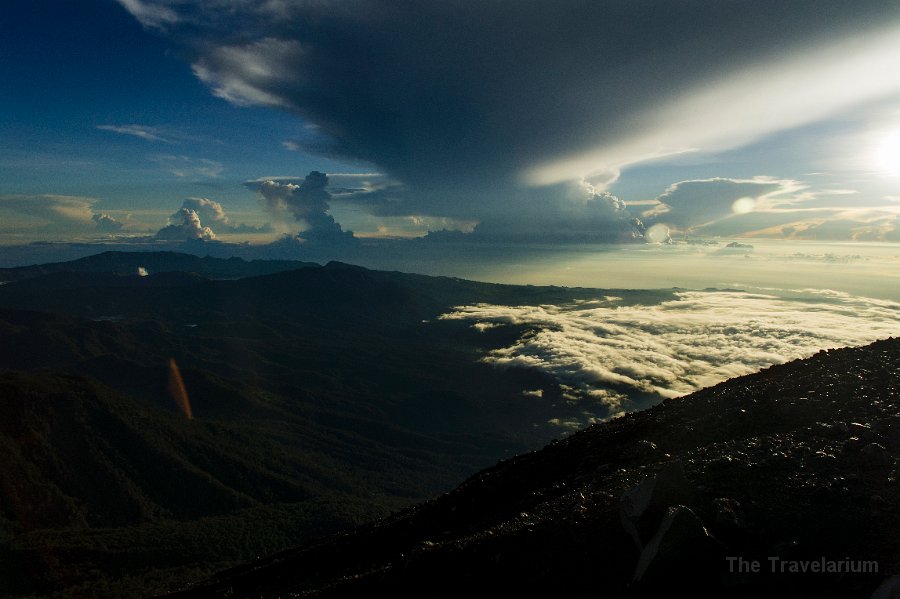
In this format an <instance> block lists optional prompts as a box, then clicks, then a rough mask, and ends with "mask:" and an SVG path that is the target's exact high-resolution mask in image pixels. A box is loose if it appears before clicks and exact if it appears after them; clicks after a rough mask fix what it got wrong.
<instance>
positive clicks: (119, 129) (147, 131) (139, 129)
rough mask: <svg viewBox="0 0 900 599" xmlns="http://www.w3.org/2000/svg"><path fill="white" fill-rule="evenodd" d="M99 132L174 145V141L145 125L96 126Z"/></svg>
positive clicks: (154, 128)
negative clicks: (109, 132)
mask: <svg viewBox="0 0 900 599" xmlns="http://www.w3.org/2000/svg"><path fill="white" fill-rule="evenodd" d="M97 129H100V130H101V131H111V132H112V133H118V134H120V135H130V136H132V137H139V138H141V139H145V140H147V141H159V142H163V143H167V144H171V143H175V141H174V140H172V139H169V138H168V137H165V136H164V135H163V134H162V133H161V132H160V130H159V129H158V128H156V127H148V126H146V125H97Z"/></svg>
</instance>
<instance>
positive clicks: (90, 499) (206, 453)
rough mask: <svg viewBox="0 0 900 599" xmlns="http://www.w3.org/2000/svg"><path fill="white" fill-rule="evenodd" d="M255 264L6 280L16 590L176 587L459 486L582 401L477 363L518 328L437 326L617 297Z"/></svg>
mask: <svg viewBox="0 0 900 599" xmlns="http://www.w3.org/2000/svg"><path fill="white" fill-rule="evenodd" d="M66 264H70V265H73V270H67V267H66ZM86 264H87V265H88V266H90V268H89V269H88V270H92V272H85V268H87V267H86V266H85V265H86ZM144 265H150V266H144ZM251 265H253V263H243V261H218V262H217V261H210V260H209V259H198V258H193V257H181V256H179V255H177V254H176V255H172V254H143V253H141V254H137V253H133V254H124V255H117V254H102V255H100V256H96V257H92V258H90V259H85V260H81V261H75V262H73V263H63V264H60V265H52V266H47V267H35V268H28V269H16V272H17V273H18V275H16V276H15V277H7V278H9V279H10V280H11V282H8V283H6V284H4V285H0V334H2V336H3V343H2V344H0V413H2V419H0V420H2V422H0V444H2V446H3V455H4V459H3V461H2V465H0V564H2V566H0V591H2V592H5V593H6V594H9V595H13V596H27V595H28V594H31V593H42V594H46V593H54V592H56V593H62V594H63V595H69V596H97V597H106V596H132V597H133V596H146V595H147V594H150V593H154V592H162V591H164V590H166V589H169V588H173V587H176V586H178V585H183V584H185V583H187V582H189V581H191V580H196V579H198V578H202V577H203V576H205V575H208V574H210V573H212V572H214V571H215V570H217V569H221V568H223V567H227V566H229V565H232V564H235V563H238V562H240V561H245V560H248V559H252V558H255V557H257V556H261V555H266V554H269V553H273V552H275V551H278V550H281V549H285V548H287V547H290V546H293V545H296V544H298V543H301V542H303V541H305V540H308V539H310V538H313V537H316V536H320V535H323V534H326V533H331V532H335V531H338V530H342V529H346V528H348V527H352V526H354V525H357V524H360V523H364V522H371V521H373V520H375V519H377V518H381V517H384V516H386V515H388V514H390V513H392V512H395V511H397V510H398V509H400V508H402V507H405V506H409V505H411V504H414V503H416V502H418V501H422V500H424V499H427V498H429V497H433V496H435V495H436V494H439V493H441V492H444V491H447V490H449V489H451V488H452V487H453V486H454V485H455V484H457V483H458V482H459V481H460V480H463V479H464V478H465V477H466V476H469V475H471V473H473V472H476V471H478V470H479V469H481V468H484V467H486V466H489V465H491V464H493V463H495V462H496V460H497V459H498V458H499V457H509V456H512V455H515V454H517V453H521V452H523V451H527V450H529V449H534V448H536V447H539V446H541V445H543V444H544V443H546V442H547V441H548V440H549V439H551V438H553V437H554V436H556V435H557V434H559V429H558V428H556V427H554V426H553V425H551V424H549V423H548V420H550V419H552V418H557V417H561V416H562V417H564V416H566V414H567V413H570V412H571V413H574V412H577V411H578V410H580V409H581V408H580V407H579V406H577V405H575V404H574V403H573V402H568V401H565V400H563V399H562V392H561V390H560V388H559V385H558V384H557V383H556V382H555V381H554V380H553V379H552V377H550V376H549V375H547V374H542V373H540V372H537V371H529V370H522V369H506V370H499V369H495V368H493V367H491V366H489V365H486V364H483V363H480V362H479V361H478V359H479V358H480V357H481V356H482V355H483V353H484V352H485V351H487V350H488V349H489V348H492V347H497V346H500V345H502V344H504V343H508V342H510V341H512V340H514V339H515V338H516V336H518V335H519V334H520V333H521V332H522V331H521V329H520V328H517V327H508V328H507V329H504V330H488V331H484V332H478V331H476V330H474V329H472V328H471V327H470V326H469V325H468V324H466V323H461V322H453V321H445V320H437V319H436V317H437V316H439V315H440V314H442V313H444V312H445V311H447V310H448V309H450V308H451V307H452V306H454V305H457V304H462V303H472V302H493V303H512V304H529V303H542V302H550V303H552V302H565V301H571V300H572V299H577V298H590V297H595V296H596V295H597V293H599V292H598V291H597V290H590V289H567V288H558V287H546V288H542V287H516V286H505V285H490V284H484V283H474V282H470V281H463V280H459V279H448V278H432V277H424V276H417V275H406V274H402V273H386V272H375V271H368V270H365V269H362V268H358V267H353V266H349V265H345V264H340V263H331V264H329V265H327V266H324V267H320V266H315V265H312V266H310V265H303V266H304V267H303V268H299V269H292V270H286V271H280V272H269V271H271V270H278V269H279V268H280V267H281V266H284V265H272V264H265V263H264V264H261V265H256V266H259V267H260V268H261V270H262V271H263V272H267V273H268V274H264V275H261V276H254V277H244V278H235V276H236V274H239V273H240V272H242V271H243V270H245V269H247V268H250V267H251ZM139 266H144V268H146V269H147V270H148V271H150V272H149V274H148V275H147V276H139V275H138V274H136V273H137V268H138V267H139ZM213 267H215V268H213ZM226 267H227V268H226ZM178 268H185V269H186V270H178ZM104 269H106V270H104ZM154 269H155V270H154ZM211 271H215V273H216V275H217V276H216V277H212V276H211V275H210V272H211ZM8 272H9V271H4V273H7V274H8ZM221 277H225V278H221ZM12 279H15V280H12ZM619 295H622V296H623V297H624V298H626V300H624V301H631V302H638V303H639V302H644V301H646V302H654V301H659V299H660V298H664V297H668V296H669V295H670V293H669V292H665V291H662V292H644V291H641V292H629V291H622V292H621V293H619ZM172 361H174V364H175V365H176V367H177V370H178V372H179V373H180V375H181V379H182V381H183V385H184V389H185V391H186V394H187V396H188V399H189V402H190V412H192V414H193V419H192V420H188V419H187V418H185V416H184V413H183V408H182V407H180V406H179V403H178V402H179V401H180V398H179V397H176V396H173V394H172V391H171V387H170V377H171V376H172V375H171V368H172V367H171V366H170V364H171V363H172ZM534 389H539V390H541V391H542V392H543V395H542V396H541V397H536V396H533V395H529V396H525V395H523V392H524V391H526V390H534Z"/></svg>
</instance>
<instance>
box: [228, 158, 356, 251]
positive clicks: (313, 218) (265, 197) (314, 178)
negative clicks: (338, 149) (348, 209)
mask: <svg viewBox="0 0 900 599" xmlns="http://www.w3.org/2000/svg"><path fill="white" fill-rule="evenodd" d="M246 185H247V187H249V188H251V189H254V190H256V191H257V192H259V196H260V199H261V201H262V204H263V207H264V208H265V209H266V210H267V211H268V212H269V213H270V214H272V216H273V217H274V218H275V219H277V220H281V221H282V222H284V221H285V220H286V219H290V220H292V221H294V222H299V223H301V224H304V225H305V227H306V228H305V229H304V230H303V231H301V232H300V234H299V238H300V239H301V240H302V241H303V242H305V243H314V244H336V245H351V244H355V243H356V242H357V240H356V238H355V237H354V236H353V232H352V231H344V230H343V229H342V228H341V225H340V224H338V223H337V222H336V221H335V220H334V217H333V216H331V214H329V212H328V211H329V209H330V205H329V202H330V201H331V194H330V193H329V192H328V190H327V189H326V187H327V186H328V176H327V175H325V173H320V172H319V171H312V172H310V173H309V174H308V175H307V176H306V178H305V179H304V180H303V182H302V183H301V184H299V185H298V184H296V183H288V182H279V181H273V180H271V179H269V180H265V181H252V182H248V183H247V184H246Z"/></svg>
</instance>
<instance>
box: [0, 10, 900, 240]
mask: <svg viewBox="0 0 900 599" xmlns="http://www.w3.org/2000/svg"><path fill="white" fill-rule="evenodd" d="M640 4H641V3H623V2H619V1H613V0H609V1H605V2H595V3H588V4H585V3H579V2H561V3H540V2H523V3H521V4H518V5H516V6H515V7H513V6H512V5H510V4H509V3H505V2H493V1H486V2H460V3H452V4H442V3H432V2H406V3H385V2H377V1H373V0H335V1H325V2H316V3H309V2H300V1H298V2H290V1H287V0H277V1H276V0H270V1H268V2H249V1H245V0H215V1H213V2H203V3H201V2H191V1H189V0H119V1H114V0H85V1H83V2H77V3H75V2H58V1H48V0H38V1H30V2H25V1H21V0H13V1H12V2H11V3H7V5H5V8H6V17H5V18H4V20H3V21H2V22H0V77H2V81H3V82H4V84H3V85H2V87H0V115H2V116H0V243H4V244H10V243H27V242H30V241H34V240H58V241H73V240H86V239H88V240H90V239H93V240H103V239H108V238H110V237H116V238H122V237H135V238H141V237H148V236H149V237H153V236H157V237H159V236H158V235H157V231H159V230H161V229H163V228H164V227H167V226H170V227H171V228H169V229H167V233H166V234H165V235H163V237H166V239H167V240H170V241H171V240H176V239H178V238H179V237H183V238H184V239H187V240H192V239H207V238H211V237H215V238H217V239H220V240H228V241H241V240H249V241H253V242H256V243H262V242H268V241H271V240H272V239H277V238H278V236H279V235H282V234H289V235H291V236H295V235H297V234H298V233H299V234H300V236H299V237H297V238H296V239H297V241H298V243H299V244H300V245H303V244H304V243H307V244H309V243H315V244H318V245H319V246H327V245H328V244H331V243H334V244H337V245H341V244H346V243H347V242H348V238H349V237H348V235H349V234H347V235H345V234H344V233H345V232H346V231H348V230H353V231H355V233H356V237H357V238H367V237H368V238H371V237H373V236H374V237H379V236H381V237H385V236H386V237H391V236H397V237H407V236H410V235H424V234H426V233H427V232H429V231H434V232H436V231H440V230H442V229H448V230H456V231H460V233H458V234H457V235H468V236H469V237H467V238H466V239H473V240H481V241H485V242H488V241H502V242H504V243H506V242H522V243H534V242H542V243H551V244H555V243H568V242H573V241H574V242H579V243H581V242H606V241H613V242H621V241H637V242H646V241H648V240H649V241H659V240H660V239H663V240H665V239H666V236H667V235H669V236H671V237H672V238H676V239H678V238H681V237H683V236H685V235H689V236H693V237H751V238H752V237H772V238H776V239H814V240H820V241H822V240H826V241H827V240H837V241H850V240H857V241H886V242H894V241H900V133H898V132H900V80H897V77H896V74H895V69H896V64H900V8H898V6H897V5H896V3H894V2H886V1H878V0H865V1H862V2H857V3H852V5H851V4H849V3H846V2H837V1H834V2H831V1H826V2H811V1H805V0H795V1H793V2H775V1H774V0H761V1H759V2H745V1H737V2H730V3H721V2H712V1H706V0H703V1H698V2H695V3H691V4H687V3H678V2H674V1H661V2H656V3H652V4H647V5H646V6H647V7H649V9H647V10H644V9H642V8H641V6H640ZM312 171H319V172H322V173H327V174H328V180H327V185H326V184H325V183H324V180H321V181H320V180H319V179H316V178H315V177H312V178H311V179H306V177H307V175H308V174H309V173H310V172H312ZM352 175H356V176H352ZM305 179H306V180H305ZM317 185H318V186H319V187H317ZM190 198H193V199H192V200H190V201H187V202H186V200H188V199H190ZM200 199H203V200H205V203H202V204H201V203H199V202H200ZM191 213H193V214H191ZM636 219H637V220H639V221H640V223H638V222H636ZM240 225H246V226H243V227H241V226H240ZM654 225H655V226H656V229H654V230H653V231H654V234H653V235H650V234H649V231H650V230H651V228H652V227H653V226H654ZM304 231H306V234H305V235H304ZM435 239H436V240H437V237H435ZM447 239H450V237H446V236H445V237H444V238H442V240H444V241H446V240H447ZM351 241H352V239H351Z"/></svg>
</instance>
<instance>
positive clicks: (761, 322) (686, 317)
mask: <svg viewBox="0 0 900 599" xmlns="http://www.w3.org/2000/svg"><path fill="white" fill-rule="evenodd" d="M441 318H444V319H456V320H469V321H472V326H473V327H475V328H476V329H478V330H485V329H486V328H491V327H495V326H504V325H518V326H524V327H525V328H526V332H525V333H524V334H523V335H522V336H521V337H520V338H519V339H518V340H517V341H516V342H515V343H514V344H513V345H510V346H509V347H503V348H499V349H495V350H493V351H491V352H489V353H488V354H487V355H486V356H485V357H484V358H483V359H484V361H486V362H488V363H491V364H494V365H496V366H500V367H504V366H524V367H531V368H539V369H542V370H544V371H547V372H549V373H551V374H553V375H554V376H555V377H556V379H557V380H558V381H559V383H560V384H561V385H563V389H564V390H568V396H569V398H570V399H572V400H576V399H577V398H579V397H580V398H592V399H593V400H595V401H596V402H599V403H600V404H602V405H604V406H605V407H606V408H607V411H608V413H607V414H606V415H605V417H608V416H615V415H618V414H621V413H623V412H625V411H630V410H633V409H636V408H637V407H639V406H638V404H637V403H636V400H635V398H636V397H646V396H647V395H648V394H651V395H653V394H655V395H657V396H659V397H662V398H671V397H678V396H680V395H684V394H687V393H690V392H692V391H696V390H698V389H701V388H703V387H708V386H710V385H714V384H716V383H719V382H721V381H723V380H726V379H728V378H731V377H735V376H740V375H744V374H749V373H752V372H755V371H758V370H760V369H763V368H766V367H768V366H772V365H774V364H780V363H783V362H787V361H790V360H793V359H796V358H803V357H807V356H810V355H812V354H814V353H816V352H817V351H819V350H821V349H828V348H837V347H846V346H854V345H863V344H866V343H869V342H871V341H874V340H876V339H881V338H885V337H889V336H896V335H898V334H900V303H897V302H893V301H889V300H884V299H874V298H867V297H859V296H854V295H850V294H847V293H843V292H837V291H829V290H810V289H807V290H793V291H782V290H772V289H768V290H756V291H721V290H707V291H681V292H677V293H675V296H674V299H672V300H667V301H663V302H661V303H658V304H654V305H623V303H622V302H621V301H620V298H617V297H614V296H602V295H600V296H598V298H597V299H596V300H592V301H579V302H573V303H571V304H566V305H541V306H499V305H489V304H479V305H471V306H460V307H458V308H457V309H455V310H454V311H453V312H450V313H448V314H444V315H443V316H442V317H441ZM593 419H594V418H588V421H590V420H593ZM572 424H574V423H572ZM582 424H583V423H582Z"/></svg>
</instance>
